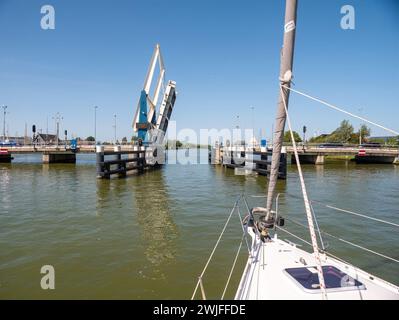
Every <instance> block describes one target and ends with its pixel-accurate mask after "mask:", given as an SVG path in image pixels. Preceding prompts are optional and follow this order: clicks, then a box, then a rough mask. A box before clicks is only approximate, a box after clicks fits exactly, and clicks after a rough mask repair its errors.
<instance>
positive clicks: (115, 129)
mask: <svg viewBox="0 0 399 320" xmlns="http://www.w3.org/2000/svg"><path fill="white" fill-rule="evenodd" d="M113 127H114V142H115V145H116V114H114V125H113Z"/></svg>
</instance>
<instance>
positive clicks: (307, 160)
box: [291, 154, 325, 164]
mask: <svg viewBox="0 0 399 320" xmlns="http://www.w3.org/2000/svg"><path fill="white" fill-rule="evenodd" d="M298 156H299V161H300V162H301V163H303V164H324V158H325V156H324V155H322V154H298ZM291 163H292V164H296V160H295V155H293V154H292V155H291Z"/></svg>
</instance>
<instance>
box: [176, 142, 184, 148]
mask: <svg viewBox="0 0 399 320" xmlns="http://www.w3.org/2000/svg"><path fill="white" fill-rule="evenodd" d="M182 146H183V143H181V142H180V141H179V140H176V149H179V148H181V147H182Z"/></svg>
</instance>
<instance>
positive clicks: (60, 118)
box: [47, 112, 64, 147]
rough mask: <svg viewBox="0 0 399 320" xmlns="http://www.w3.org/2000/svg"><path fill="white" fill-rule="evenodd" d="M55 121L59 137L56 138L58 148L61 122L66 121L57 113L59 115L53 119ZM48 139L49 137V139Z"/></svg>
mask: <svg viewBox="0 0 399 320" xmlns="http://www.w3.org/2000/svg"><path fill="white" fill-rule="evenodd" d="M53 119H54V120H55V126H56V131H57V136H56V141H57V142H56V145H57V147H58V143H59V136H60V120H62V119H64V118H63V117H61V115H60V113H59V112H57V114H56V115H55V117H53ZM47 139H48V137H47Z"/></svg>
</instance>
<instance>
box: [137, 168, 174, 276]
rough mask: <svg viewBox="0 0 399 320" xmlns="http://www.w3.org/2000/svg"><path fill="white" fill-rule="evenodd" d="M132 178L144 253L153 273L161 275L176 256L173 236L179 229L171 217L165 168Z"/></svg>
mask: <svg viewBox="0 0 399 320" xmlns="http://www.w3.org/2000/svg"><path fill="white" fill-rule="evenodd" d="M144 179H145V181H144ZM131 182H132V184H131V185H132V186H133V190H132V193H133V195H134V196H133V202H134V207H135V208H136V214H137V218H138V223H139V226H140V230H141V231H142V239H143V241H144V248H145V249H144V254H145V256H146V258H147V260H148V262H150V265H151V267H152V270H151V271H152V273H153V275H152V276H155V277H157V278H159V277H162V278H164V277H165V276H164V274H163V271H162V270H163V268H164V267H165V265H167V264H169V263H170V262H172V261H175V259H176V251H177V250H176V239H177V238H178V233H179V232H178V228H177V226H176V224H175V222H174V220H173V217H172V215H173V213H172V209H171V205H172V204H171V200H170V197H169V194H168V187H167V185H166V184H165V180H164V171H163V170H155V171H152V172H149V173H147V174H145V175H143V176H140V177H138V179H137V178H133V179H131ZM144 182H145V183H144ZM143 272H145V271H143ZM143 276H147V277H148V276H151V275H146V274H143Z"/></svg>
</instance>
